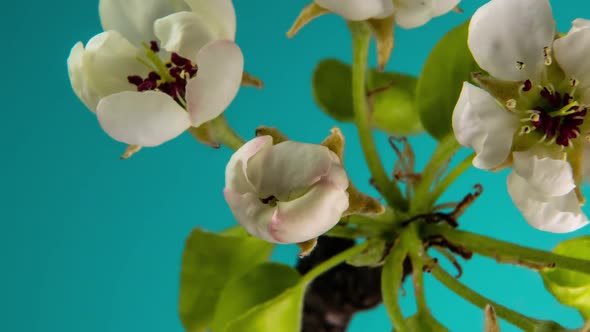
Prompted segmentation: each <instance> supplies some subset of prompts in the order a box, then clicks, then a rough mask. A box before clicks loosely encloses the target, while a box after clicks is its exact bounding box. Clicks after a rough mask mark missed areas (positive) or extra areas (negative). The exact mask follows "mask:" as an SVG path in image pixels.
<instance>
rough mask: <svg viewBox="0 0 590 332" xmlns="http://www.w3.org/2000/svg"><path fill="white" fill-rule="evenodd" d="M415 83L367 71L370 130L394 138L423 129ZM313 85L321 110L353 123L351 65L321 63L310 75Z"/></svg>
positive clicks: (401, 76) (403, 77)
mask: <svg viewBox="0 0 590 332" xmlns="http://www.w3.org/2000/svg"><path fill="white" fill-rule="evenodd" d="M417 81H418V80H417V79H416V78H415V77H412V76H410V75H405V74H398V73H387V72H381V71H378V70H376V69H373V70H370V71H369V73H368V75H367V93H368V94H369V95H370V96H371V97H370V98H371V99H372V104H373V115H372V116H373V127H375V128H377V129H380V130H383V131H385V132H387V133H389V134H393V135H410V134H416V133H419V132H421V131H422V130H423V129H422V124H421V123H420V116H419V114H418V111H417V109H416V107H415V95H414V94H415V90H416V84H417ZM312 83H313V95H314V98H315V101H316V103H317V104H318V105H319V107H320V109H322V110H323V111H324V112H326V113H327V114H328V115H329V116H331V117H332V118H334V119H336V120H338V121H341V122H353V121H354V109H353V107H352V69H351V67H350V65H348V64H346V63H344V62H341V61H339V60H336V59H326V60H323V61H321V62H320V63H319V64H318V66H317V67H316V69H315V71H314V73H313V82H312Z"/></svg>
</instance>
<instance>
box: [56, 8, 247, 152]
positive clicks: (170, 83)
mask: <svg viewBox="0 0 590 332" xmlns="http://www.w3.org/2000/svg"><path fill="white" fill-rule="evenodd" d="M99 11H100V18H101V23H102V26H103V29H104V30H105V31H104V32H102V33H100V34H98V35H96V36H94V37H93V38H92V39H90V41H89V42H88V43H87V44H86V46H84V45H83V44H82V43H80V42H79V43H77V44H76V45H75V46H74V47H73V49H72V51H71V53H70V56H69V58H68V72H69V75H70V81H71V84H72V88H73V90H74V92H75V93H76V95H77V96H78V97H79V98H80V99H81V100H82V102H83V103H84V104H85V105H86V106H87V107H88V109H90V110H91V111H92V112H95V113H96V115H97V117H98V120H99V122H100V125H101V127H102V128H103V129H104V130H105V132H107V134H109V135H110V136H111V137H112V138H114V139H116V140H118V141H121V142H124V143H127V144H133V145H139V146H156V145H159V144H162V143H164V142H166V141H168V140H170V139H172V138H174V137H176V136H178V135H180V134H181V133H182V132H183V131H185V130H186V129H187V128H189V127H190V126H195V127H198V126H200V125H201V124H203V123H205V122H207V121H209V120H212V119H214V118H216V117H217V116H219V115H220V114H221V113H222V112H223V111H224V110H225V109H226V108H227V107H228V106H229V104H230V103H231V101H232V100H233V98H234V97H235V96H236V94H237V92H238V89H239V86H240V83H241V79H242V71H243V66H244V59H243V56H242V52H241V50H240V48H239V47H238V46H237V45H236V44H235V43H234V42H233V40H234V37H235V29H236V24H235V13H234V8H233V4H232V2H231V1H230V0H215V1H209V0H185V1H182V0H168V1H162V0H101V1H100V5H99Z"/></svg>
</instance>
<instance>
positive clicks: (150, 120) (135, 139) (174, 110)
mask: <svg viewBox="0 0 590 332" xmlns="http://www.w3.org/2000/svg"><path fill="white" fill-rule="evenodd" d="M96 115H97V116H98V120H99V122H100V125H101V127H102V128H103V129H104V131H105V132H106V133H107V134H109V135H110V136H111V137H112V138H114V139H115V140H117V141H120V142H123V143H127V144H134V145H140V146H157V145H160V144H162V143H164V142H166V141H169V140H171V139H173V138H175V137H176V136H178V135H180V134H182V132H184V131H185V130H186V129H188V127H190V120H189V116H188V113H187V112H186V111H185V110H184V109H183V108H182V107H180V105H178V104H177V103H176V102H175V101H174V100H173V99H172V98H171V97H170V96H168V95H166V94H164V93H162V92H154V91H147V92H131V91H126V92H121V93H116V94H113V95H110V96H108V97H106V98H103V99H101V101H100V102H99V103H98V108H97V110H96Z"/></svg>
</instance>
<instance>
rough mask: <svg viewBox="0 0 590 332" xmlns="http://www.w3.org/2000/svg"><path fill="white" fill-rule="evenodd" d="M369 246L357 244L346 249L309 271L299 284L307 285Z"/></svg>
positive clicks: (366, 243)
mask: <svg viewBox="0 0 590 332" xmlns="http://www.w3.org/2000/svg"><path fill="white" fill-rule="evenodd" d="M368 245H369V243H368V242H363V243H361V244H358V245H356V246H354V247H352V248H350V249H347V250H345V251H343V252H341V253H339V254H338V255H336V256H333V257H331V258H329V259H328V260H326V261H324V262H322V263H321V264H320V265H318V266H316V267H314V268H313V269H312V270H311V271H309V272H307V273H306V274H305V275H304V276H303V277H302V278H301V280H300V281H299V282H300V283H301V284H304V285H305V284H309V283H311V282H312V281H313V280H314V279H315V278H317V277H318V276H319V275H320V274H322V273H324V272H326V271H328V270H330V269H331V268H333V267H335V266H336V265H338V264H340V263H342V262H344V261H345V260H347V259H348V258H350V257H352V256H355V255H358V254H360V253H361V252H362V251H363V250H365V249H366V248H367V246H368Z"/></svg>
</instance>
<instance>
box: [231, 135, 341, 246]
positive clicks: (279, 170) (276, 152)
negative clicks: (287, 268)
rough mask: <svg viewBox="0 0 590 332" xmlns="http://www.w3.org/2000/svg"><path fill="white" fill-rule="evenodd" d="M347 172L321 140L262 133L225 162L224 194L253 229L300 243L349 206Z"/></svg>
mask: <svg viewBox="0 0 590 332" xmlns="http://www.w3.org/2000/svg"><path fill="white" fill-rule="evenodd" d="M347 188H348V177H347V175H346V172H345V171H344V168H343V167H342V165H341V163H340V161H339V159H338V157H337V156H336V155H335V154H334V153H333V152H332V151H330V150H329V149H328V148H326V147H324V146H321V145H314V144H307V143H300V142H293V141H286V142H282V143H279V144H277V145H272V138H271V137H270V136H261V137H257V138H255V139H253V140H251V141H249V142H248V143H246V144H245V145H244V146H242V147H241V148H240V149H239V150H238V151H236V152H235V153H234V155H233V156H232V158H231V159H230V161H229V163H228V165H227V168H226V185H225V189H224V196H225V199H226V201H227V203H228V205H229V207H230V209H231V211H232V213H233V215H234V217H235V218H236V220H237V221H238V222H239V223H240V224H241V225H242V226H243V227H244V228H245V229H246V230H247V231H248V232H249V233H250V234H252V235H254V236H256V237H258V238H261V239H263V240H266V241H269V242H274V243H300V242H304V241H307V240H310V239H313V238H315V237H317V236H319V235H321V234H323V233H325V232H327V231H328V230H330V229H331V228H332V227H334V226H335V225H336V224H337V223H338V221H339V220H340V218H341V217H342V214H343V213H344V211H346V209H348V193H347V191H346V189H347Z"/></svg>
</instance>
